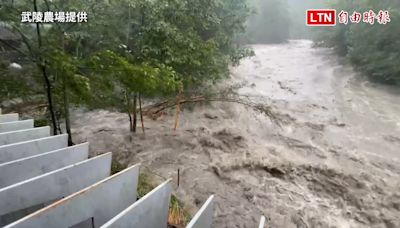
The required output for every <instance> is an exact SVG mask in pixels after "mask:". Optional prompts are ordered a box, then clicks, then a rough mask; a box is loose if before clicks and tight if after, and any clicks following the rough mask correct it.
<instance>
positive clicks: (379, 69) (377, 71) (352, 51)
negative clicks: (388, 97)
mask: <svg viewBox="0 0 400 228" xmlns="http://www.w3.org/2000/svg"><path fill="white" fill-rule="evenodd" d="M333 6H334V7H335V8H336V9H337V10H339V11H340V10H346V11H348V12H349V13H350V14H351V13H352V12H353V11H357V12H364V11H368V10H370V9H372V10H374V11H375V13H378V11H379V10H388V11H389V12H390V17H391V22H390V23H388V24H386V25H381V24H378V23H376V22H375V24H374V25H370V24H366V23H360V24H348V25H339V26H336V27H332V28H329V29H324V30H322V31H321V33H320V36H319V40H322V41H324V44H325V45H327V46H330V47H334V48H335V49H336V50H337V52H338V53H339V54H340V55H343V56H346V57H347V58H348V59H349V60H350V61H351V62H352V63H353V64H354V65H355V66H356V67H357V68H358V69H359V70H360V71H361V72H363V73H365V74H366V75H368V76H369V77H370V78H372V79H373V80H376V81H380V82H383V83H391V84H398V83H399V82H400V65H399V61H398V60H399V59H400V22H399V21H400V2H399V1H396V0H384V1H379V2H377V1H371V0H368V1H367V0H366V1H358V2H354V1H350V0H340V1H337V2H335V4H334V5H333Z"/></svg>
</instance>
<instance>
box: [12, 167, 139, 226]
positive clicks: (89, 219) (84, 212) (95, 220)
mask: <svg viewBox="0 0 400 228" xmlns="http://www.w3.org/2000/svg"><path fill="white" fill-rule="evenodd" d="M94 170H96V169H93V170H92V171H94ZM138 175H139V165H136V166H133V167H130V168H128V169H126V170H124V171H121V172H119V173H117V174H115V175H113V176H111V177H109V178H107V179H105V180H102V181H100V182H98V183H96V184H94V185H92V186H90V187H88V188H85V189H83V190H81V191H79V192H77V193H75V194H73V195H70V196H68V197H66V198H64V199H62V200H60V201H58V202H55V203H54V204H51V205H49V206H48V207H46V208H43V209H41V210H39V211H37V212H35V213H33V214H30V215H28V216H26V217H25V218H22V219H20V220H18V221H16V222H14V223H12V224H10V225H8V226H6V227H7V228H10V227H19V228H22V227H26V228H41V227H100V226H101V225H103V224H104V223H106V222H107V221H108V220H110V219H111V218H112V217H114V216H116V215H117V214H118V213H120V212H121V211H123V210H124V209H125V208H126V207H128V206H129V205H131V204H132V203H134V202H135V201H136V197H137V196H136V188H137V183H138ZM48 186H51V185H48ZM138 227H140V226H138ZM140 228H142V227H140Z"/></svg>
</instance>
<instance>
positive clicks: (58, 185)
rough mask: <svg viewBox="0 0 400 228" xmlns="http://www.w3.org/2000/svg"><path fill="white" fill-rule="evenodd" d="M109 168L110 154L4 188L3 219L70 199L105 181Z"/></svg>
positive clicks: (0, 195)
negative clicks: (82, 190) (76, 193)
mask: <svg viewBox="0 0 400 228" xmlns="http://www.w3.org/2000/svg"><path fill="white" fill-rule="evenodd" d="M110 167H111V153H107V154H104V155H100V156H97V157H95V158H92V159H89V160H86V161H83V162H80V163H76V164H74V165H70V166H67V167H64V168H62V169H58V170H55V171H52V172H49V173H46V174H43V175H40V176H37V177H34V178H31V179H28V180H25V181H23V182H19V183H17V184H14V185H11V186H8V187H6V188H2V189H0V204H1V207H0V215H4V214H7V213H10V212H15V211H18V210H21V209H25V208H28V207H31V206H35V205H38V204H41V203H45V202H48V201H51V200H55V199H60V198H62V197H65V196H68V195H70V194H72V193H74V192H76V191H79V190H81V189H83V188H85V187H87V186H90V185H91V184H93V183H96V182H98V181H100V180H102V179H103V178H106V177H107V176H108V175H109V174H110ZM99 199H101V198H99ZM100 201H101V200H100ZM38 227H41V226H38ZM42 227H57V226H42Z"/></svg>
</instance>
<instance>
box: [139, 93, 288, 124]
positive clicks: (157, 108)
mask: <svg viewBox="0 0 400 228" xmlns="http://www.w3.org/2000/svg"><path fill="white" fill-rule="evenodd" d="M203 102H229V103H236V104H241V105H243V106H246V107H249V108H252V109H253V110H255V111H258V112H261V113H263V114H265V115H266V116H268V117H269V118H270V119H271V120H272V121H273V122H274V123H276V124H277V125H279V126H280V122H281V121H280V115H279V114H278V113H275V112H274V111H273V110H272V107H271V106H268V105H263V104H259V103H255V102H252V101H250V100H245V99H242V98H229V97H206V96H194V97H189V98H181V99H179V100H178V99H176V100H167V101H163V102H160V103H157V104H153V105H149V106H146V107H144V111H143V113H144V114H145V115H147V116H150V117H151V118H153V119H157V118H158V117H159V116H160V115H161V114H162V113H163V111H165V110H167V109H171V108H174V107H179V106H181V105H183V104H187V103H203Z"/></svg>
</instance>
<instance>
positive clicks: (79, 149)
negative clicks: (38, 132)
mask: <svg viewBox="0 0 400 228" xmlns="http://www.w3.org/2000/svg"><path fill="white" fill-rule="evenodd" d="M88 155H89V143H84V144H80V145H76V146H72V147H68V148H64V149H60V150H56V151H51V152H47V153H44V154H39V155H35V156H32V157H27V158H22V159H19V160H14V161H11V162H7V163H3V164H0V188H4V187H7V186H8V185H12V184H15V183H18V182H20V181H23V180H27V179H30V178H32V177H35V176H39V175H42V174H44V173H47V172H50V171H53V170H56V169H60V168H63V167H65V166H68V165H72V164H75V163H78V162H81V161H84V160H86V159H87V158H88Z"/></svg>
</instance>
